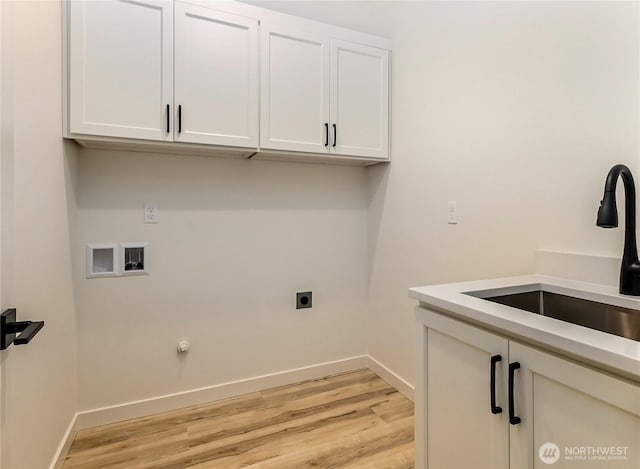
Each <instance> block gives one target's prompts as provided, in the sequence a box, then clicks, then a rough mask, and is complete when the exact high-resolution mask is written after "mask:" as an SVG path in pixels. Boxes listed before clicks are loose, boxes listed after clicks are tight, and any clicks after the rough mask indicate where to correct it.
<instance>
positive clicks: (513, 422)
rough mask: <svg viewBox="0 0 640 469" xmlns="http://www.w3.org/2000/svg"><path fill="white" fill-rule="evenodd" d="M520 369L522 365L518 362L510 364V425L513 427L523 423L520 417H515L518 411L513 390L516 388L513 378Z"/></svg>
mask: <svg viewBox="0 0 640 469" xmlns="http://www.w3.org/2000/svg"><path fill="white" fill-rule="evenodd" d="M518 368H520V363H518V362H513V363H509V423H510V424H511V425H518V424H519V423H520V422H522V420H521V419H520V417H516V415H515V414H516V411H515V402H514V395H513V388H514V379H513V378H514V375H515V373H516V370H517V369H518Z"/></svg>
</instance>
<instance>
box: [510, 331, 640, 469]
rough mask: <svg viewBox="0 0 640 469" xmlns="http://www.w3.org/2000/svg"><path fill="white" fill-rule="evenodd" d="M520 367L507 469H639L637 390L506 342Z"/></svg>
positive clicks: (639, 392)
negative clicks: (517, 420) (508, 467)
mask: <svg viewBox="0 0 640 469" xmlns="http://www.w3.org/2000/svg"><path fill="white" fill-rule="evenodd" d="M509 347H510V357H511V362H518V363H520V365H521V368H520V369H519V370H517V371H516V374H517V375H518V376H517V378H516V380H515V385H516V402H515V408H516V414H517V415H518V416H519V417H520V418H521V419H522V423H521V424H520V425H515V426H511V467H512V468H545V467H549V465H550V464H553V466H552V467H554V468H579V469H602V468H605V467H606V468H638V467H640V386H638V384H633V383H630V382H627V381H624V380H622V379H619V378H616V377H613V376H611V375H608V374H606V373H604V372H600V371H597V370H594V369H591V368H588V367H586V366H582V365H578V364H576V363H573V362H570V361H568V360H565V359H562V358H559V357H556V356H554V355H551V354H549V353H545V352H542V351H539V350H536V349H534V348H531V347H528V346H525V345H521V344H518V343H515V342H510V344H509Z"/></svg>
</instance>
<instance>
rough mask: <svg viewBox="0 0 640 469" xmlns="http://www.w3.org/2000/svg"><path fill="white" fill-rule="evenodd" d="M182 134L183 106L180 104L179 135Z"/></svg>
mask: <svg viewBox="0 0 640 469" xmlns="http://www.w3.org/2000/svg"><path fill="white" fill-rule="evenodd" d="M180 132H182V104H178V133H180Z"/></svg>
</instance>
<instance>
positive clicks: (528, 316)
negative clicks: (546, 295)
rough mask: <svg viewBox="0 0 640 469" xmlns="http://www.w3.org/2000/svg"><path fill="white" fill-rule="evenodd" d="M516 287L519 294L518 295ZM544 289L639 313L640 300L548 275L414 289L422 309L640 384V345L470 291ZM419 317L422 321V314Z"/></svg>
mask: <svg viewBox="0 0 640 469" xmlns="http://www.w3.org/2000/svg"><path fill="white" fill-rule="evenodd" d="M514 287H516V290H515V291H514ZM534 289H541V290H544V291H549V292H552V293H558V294H562V295H567V296H573V297H577V298H582V299H585V300H590V301H597V302H600V303H609V304H613V305H617V306H622V307H625V308H632V309H637V310H639V311H638V314H640V297H637V298H636V297H629V296H625V295H620V294H619V293H618V289H617V288H614V287H609V286H605V285H598V284H594V283H585V282H578V281H573V280H567V279H562V278H557V277H547V276H543V275H527V276H522V277H507V278H499V279H491V280H479V281H473V282H458V283H449V284H441V285H432V286H424V287H415V288H410V289H409V296H410V297H411V298H414V299H416V300H418V301H419V302H420V305H421V306H424V307H426V308H433V309H437V310H440V311H444V312H446V313H448V314H450V315H451V316H454V317H458V318H460V319H463V320H466V321H469V322H472V323H476V324H479V325H482V326H484V327H486V328H488V329H491V330H494V331H497V332H501V333H503V334H504V335H507V336H510V337H513V338H515V339H518V340H520V341H521V342H526V343H530V344H533V345H537V346H539V347H542V348H545V349H548V350H551V351H555V352H557V353H561V354H563V355H568V356H570V357H572V358H574V359H577V360H579V361H582V362H585V363H587V364H592V365H595V366H597V367H600V368H604V369H606V370H609V371H613V372H615V373H617V374H621V375H623V376H625V377H627V378H631V379H633V380H635V381H640V342H638V341H635V340H631V339H625V338H623V337H618V336H616V335H613V334H608V333H606V332H601V331H597V330H594V329H589V328H586V327H582V326H577V325H575V324H571V323H568V322H564V321H560V320H557V319H554V318H550V317H546V316H541V315H539V314H534V313H529V312H527V311H522V310H519V309H516V308H512V307H510V306H505V305H501V304H498V303H493V302H490V301H487V300H483V299H481V298H478V297H474V296H472V295H469V294H465V293H468V292H477V291H480V290H492V291H491V294H490V295H484V296H498V295H503V294H507V293H519V292H526V291H532V290H534ZM416 318H417V320H418V321H420V314H419V312H418V313H416Z"/></svg>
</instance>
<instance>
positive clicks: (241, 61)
mask: <svg viewBox="0 0 640 469" xmlns="http://www.w3.org/2000/svg"><path fill="white" fill-rule="evenodd" d="M174 102H175V110H174V111H175V113H174V117H175V120H174V121H175V122H176V125H175V126H174V139H175V141H176V142H190V143H203V144H214V145H231V146H242V147H257V146H258V22H257V21H256V20H252V19H249V18H244V17H241V16H235V15H231V14H228V13H223V12H220V11H216V10H211V9H208V8H203V7H200V6H194V5H190V4H187V3H182V2H176V4H175V101H174Z"/></svg>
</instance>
